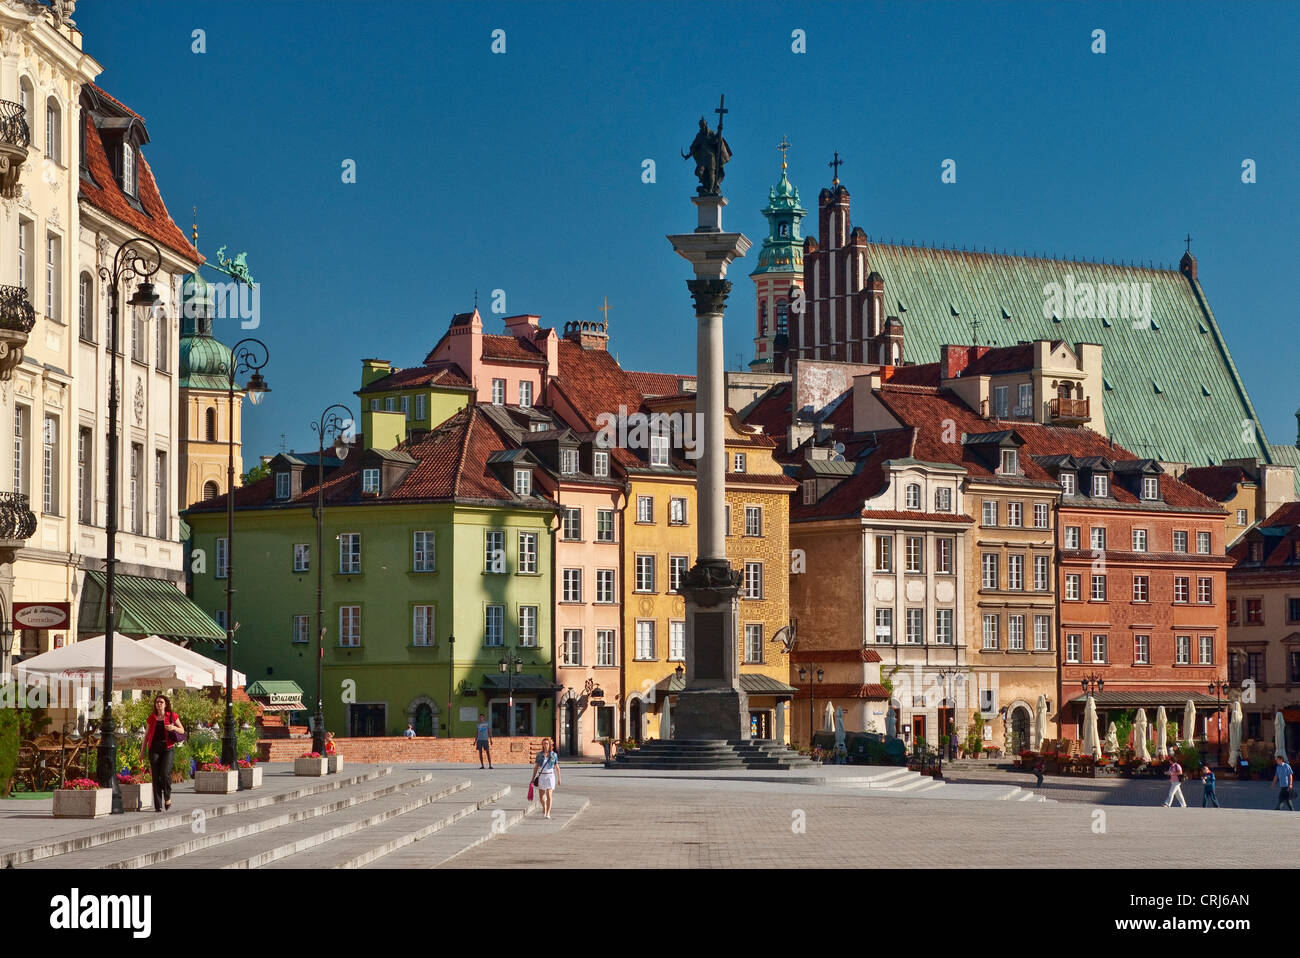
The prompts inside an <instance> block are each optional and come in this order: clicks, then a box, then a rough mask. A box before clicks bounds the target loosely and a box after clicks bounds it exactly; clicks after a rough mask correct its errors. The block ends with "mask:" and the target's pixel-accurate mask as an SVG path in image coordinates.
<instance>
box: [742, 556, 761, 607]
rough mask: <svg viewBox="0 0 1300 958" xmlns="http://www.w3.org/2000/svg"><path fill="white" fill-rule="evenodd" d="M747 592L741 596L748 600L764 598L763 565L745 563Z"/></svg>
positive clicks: (759, 563)
mask: <svg viewBox="0 0 1300 958" xmlns="http://www.w3.org/2000/svg"><path fill="white" fill-rule="evenodd" d="M744 584H745V590H744V592H742V593H741V596H742V597H743V598H746V599H761V598H763V563H761V562H746V563H745V579H744Z"/></svg>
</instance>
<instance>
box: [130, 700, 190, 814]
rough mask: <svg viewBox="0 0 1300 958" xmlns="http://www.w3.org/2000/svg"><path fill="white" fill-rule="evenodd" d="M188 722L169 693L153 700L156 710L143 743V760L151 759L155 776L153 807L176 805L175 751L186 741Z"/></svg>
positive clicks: (146, 729) (160, 808)
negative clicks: (181, 742)
mask: <svg viewBox="0 0 1300 958" xmlns="http://www.w3.org/2000/svg"><path fill="white" fill-rule="evenodd" d="M184 735H185V726H183V725H182V724H181V717H180V716H179V715H177V714H176V713H175V712H173V711H172V701H171V699H169V698H168V697H167V696H165V695H159V696H158V697H157V698H155V699H154V700H153V711H152V712H150V713H149V719H148V721H147V722H146V724H145V730H144V741H143V742H141V743H140V760H141V761H142V762H143V761H145V760H147V761H148V762H149V773H150V775H151V776H152V777H153V807H154V811H156V812H161V811H163V810H164V809H168V808H171V807H172V760H173V758H174V757H175V754H176V753H175V752H173V751H172V749H173V747H174V746H175V745H176V743H177V742H180V741H183V736H184Z"/></svg>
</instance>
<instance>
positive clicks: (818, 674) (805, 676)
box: [799, 665, 826, 749]
mask: <svg viewBox="0 0 1300 958" xmlns="http://www.w3.org/2000/svg"><path fill="white" fill-rule="evenodd" d="M825 678H826V673H825V672H823V671H822V668H821V666H820V665H809V666H808V667H806V668H805V667H804V666H802V665H801V666H799V681H800V682H807V683H808V747H809V748H810V749H811V748H812V747H813V725H814V724H815V723H816V721H817V719H816V717H815V712H816V708H817V706H816V698H817V686H816V684H814V681H813V680H814V679H815V680H816V681H817V682H822V681H823V680H825Z"/></svg>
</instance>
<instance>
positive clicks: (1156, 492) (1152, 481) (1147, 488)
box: [1142, 476, 1160, 501]
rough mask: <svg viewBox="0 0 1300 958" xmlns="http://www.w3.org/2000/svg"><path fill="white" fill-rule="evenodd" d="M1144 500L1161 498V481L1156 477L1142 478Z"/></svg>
mask: <svg viewBox="0 0 1300 958" xmlns="http://www.w3.org/2000/svg"><path fill="white" fill-rule="evenodd" d="M1142 498H1143V499H1147V500H1150V501H1154V500H1156V499H1159V498H1160V480H1159V479H1157V478H1156V477H1155V476H1143V477H1142Z"/></svg>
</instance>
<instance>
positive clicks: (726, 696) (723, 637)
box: [673, 559, 749, 740]
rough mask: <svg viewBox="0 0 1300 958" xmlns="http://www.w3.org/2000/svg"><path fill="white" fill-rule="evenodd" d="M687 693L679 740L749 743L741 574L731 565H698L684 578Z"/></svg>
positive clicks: (677, 723)
mask: <svg viewBox="0 0 1300 958" xmlns="http://www.w3.org/2000/svg"><path fill="white" fill-rule="evenodd" d="M681 591H682V593H683V595H684V596H685V598H686V662H687V668H688V671H687V673H686V689H685V690H684V691H682V692H681V693H680V694H679V695H678V697H677V707H676V708H675V709H674V710H673V725H674V729H675V735H674V738H678V739H727V740H736V739H748V738H749V696H747V695H746V694H745V693H744V691H742V690H741V688H740V674H739V666H738V663H739V661H740V655H739V652H740V650H739V646H738V644H737V643H738V635H739V621H740V609H739V605H740V601H739V597H740V573H739V572H736V571H735V570H733V569H732V568H731V565H730V563H728V562H727V560H726V559H721V560H718V559H712V560H698V561H697V562H696V563H695V565H694V566H693V567H692V568H691V570H690V571H689V572H688V573H687V574H686V575H685V576H683V577H682V584H681Z"/></svg>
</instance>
